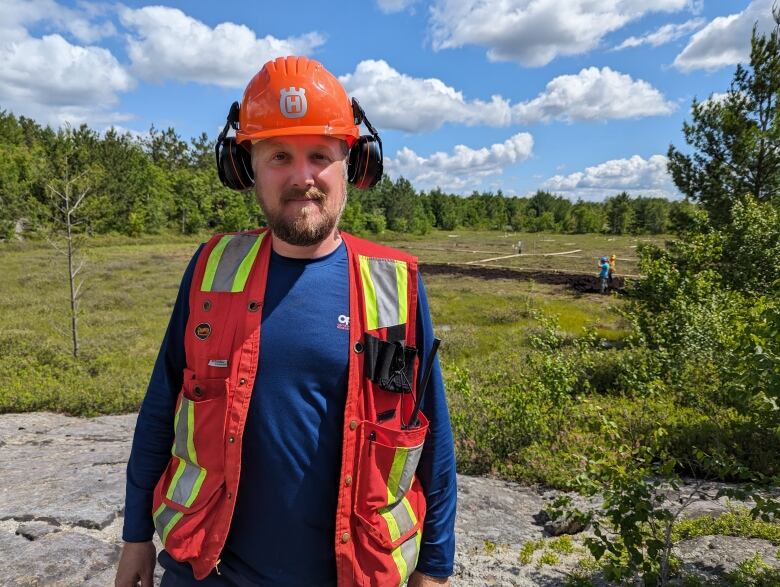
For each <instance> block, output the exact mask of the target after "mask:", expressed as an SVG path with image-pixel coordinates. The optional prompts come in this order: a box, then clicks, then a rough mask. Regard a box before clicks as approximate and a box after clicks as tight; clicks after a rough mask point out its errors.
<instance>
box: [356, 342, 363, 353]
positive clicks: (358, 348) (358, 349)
mask: <svg viewBox="0 0 780 587" xmlns="http://www.w3.org/2000/svg"><path fill="white" fill-rule="evenodd" d="M355 352H356V353H358V354H359V353H362V352H363V343H362V342H360V341H357V342H356V343H355Z"/></svg>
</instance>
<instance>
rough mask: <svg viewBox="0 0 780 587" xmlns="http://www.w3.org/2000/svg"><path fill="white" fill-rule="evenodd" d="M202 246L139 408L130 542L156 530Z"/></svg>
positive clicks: (130, 467) (128, 505) (131, 463)
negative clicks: (157, 493) (156, 503)
mask: <svg viewBox="0 0 780 587" xmlns="http://www.w3.org/2000/svg"><path fill="white" fill-rule="evenodd" d="M202 248H203V247H202V246H201V247H199V248H198V250H197V251H196V253H195V255H194V256H193V257H192V259H191V260H190V263H189V265H188V266H187V270H186V271H185V273H184V277H183V278H182V281H181V285H180V286H179V293H178V295H177V297H176V303H175V305H174V307H173V312H172V313H171V319H170V321H169V323H168V329H167V330H166V332H165V337H164V338H163V342H162V345H161V347H160V352H159V354H158V355H157V361H156V362H155V364H154V370H153V371H152V376H151V379H150V382H149V387H148V388H147V390H146V396H145V397H144V400H143V403H142V404H141V410H140V411H139V413H138V419H137V421H136V426H135V433H134V435H133V446H132V449H131V451H130V459H129V460H128V463H127V486H126V492H125V520H124V528H123V531H122V538H123V540H124V541H125V542H146V541H149V540H151V539H152V536H153V534H154V525H153V523H152V493H153V491H154V487H155V485H156V484H157V481H158V480H159V478H160V475H162V472H163V471H164V470H165V467H166V465H167V464H168V460H169V459H170V458H171V446H172V445H173V416H174V410H175V408H176V398H177V396H178V393H179V390H180V389H181V385H182V379H183V377H184V375H183V371H184V367H185V366H186V358H185V356H184V331H185V329H186V326H187V319H188V317H189V290H190V283H191V282H192V274H193V272H194V269H195V262H196V260H197V258H198V254H199V253H200V251H201V249H202Z"/></svg>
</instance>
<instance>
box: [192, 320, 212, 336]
mask: <svg viewBox="0 0 780 587" xmlns="http://www.w3.org/2000/svg"><path fill="white" fill-rule="evenodd" d="M209 335H211V324H209V323H208V322H201V323H200V324H198V325H197V326H196V327H195V336H196V337H198V338H199V339H200V340H206V339H207V338H208V337H209Z"/></svg>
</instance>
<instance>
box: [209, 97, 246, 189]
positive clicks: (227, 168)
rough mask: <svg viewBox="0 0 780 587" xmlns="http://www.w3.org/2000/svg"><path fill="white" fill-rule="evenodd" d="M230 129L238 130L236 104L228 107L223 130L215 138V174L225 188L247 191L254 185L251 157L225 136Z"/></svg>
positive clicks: (232, 139)
mask: <svg viewBox="0 0 780 587" xmlns="http://www.w3.org/2000/svg"><path fill="white" fill-rule="evenodd" d="M230 128H232V129H233V130H235V129H237V128H238V102H233V104H232V105H231V106H230V112H229V113H228V117H227V122H226V123H225V128H223V129H222V132H221V133H219V137H217V144H216V146H215V150H216V156H217V173H218V174H219V179H220V181H221V182H222V185H224V186H225V187H229V188H230V189H232V190H239V191H243V190H248V189H250V188H252V187H253V186H254V185H255V174H254V171H252V157H251V155H250V153H249V151H248V150H247V149H245V148H244V147H242V146H241V145H239V144H238V143H236V139H235V137H229V136H227V133H228V130H229V129H230Z"/></svg>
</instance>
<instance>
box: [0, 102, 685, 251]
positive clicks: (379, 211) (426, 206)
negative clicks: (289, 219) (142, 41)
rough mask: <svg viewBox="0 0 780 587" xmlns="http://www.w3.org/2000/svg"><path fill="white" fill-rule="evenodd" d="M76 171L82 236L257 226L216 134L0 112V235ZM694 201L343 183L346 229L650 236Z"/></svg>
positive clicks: (41, 210) (43, 222) (35, 217)
mask: <svg viewBox="0 0 780 587" xmlns="http://www.w3.org/2000/svg"><path fill="white" fill-rule="evenodd" d="M68 177H83V178H84V181H85V182H86V183H87V184H88V185H89V188H90V194H89V197H88V198H87V199H86V200H85V201H84V203H83V205H82V206H81V209H80V211H79V214H80V222H81V224H80V225H79V226H80V230H82V231H84V232H86V233H88V234H105V233H120V234H127V235H133V236H134V235H140V234H146V233H158V232H162V231H175V232H179V233H183V234H192V233H197V232H200V231H210V232H216V231H235V230H243V229H249V228H254V227H256V226H259V225H262V224H264V218H263V214H262V211H261V210H260V208H259V206H258V205H257V202H256V201H255V196H254V194H253V193H252V192H246V193H239V192H235V191H232V190H229V189H226V188H224V187H223V186H222V184H221V183H220V181H219V179H218V177H217V173H216V170H215V168H214V141H213V140H211V139H209V137H208V136H207V135H206V133H202V134H201V135H200V136H198V137H195V138H193V139H191V140H190V141H185V140H184V139H183V138H182V137H181V136H180V135H179V134H177V133H176V131H175V129H173V128H167V129H165V130H160V129H157V128H155V127H154V126H152V128H151V129H150V130H149V132H148V134H146V135H144V136H137V135H133V134H131V133H129V132H124V133H122V132H118V131H117V130H115V129H109V130H107V131H106V132H105V133H102V134H101V133H99V132H97V131H96V130H94V129H91V128H89V127H88V126H86V125H81V126H79V127H77V128H71V127H68V126H65V127H63V128H60V129H58V130H54V129H52V128H51V127H48V126H42V125H40V124H38V123H37V122H36V121H34V120H32V119H30V118H26V117H24V116H19V117H17V116H15V115H14V114H12V113H10V112H6V111H0V238H10V237H12V236H13V235H14V234H15V233H19V232H35V231H38V230H41V229H46V228H49V227H51V226H52V224H53V223H54V222H56V220H55V219H57V216H56V212H57V206H56V204H57V203H56V201H55V199H54V198H53V194H52V190H51V186H52V184H53V183H56V182H61V181H65V180H66V178H68ZM692 209H693V205H692V204H690V203H688V202H685V201H680V202H671V201H669V200H666V199H664V198H653V197H631V196H630V195H629V194H627V193H625V192H623V193H621V194H618V195H616V196H612V197H609V198H607V199H606V200H605V201H603V202H585V201H577V202H572V201H570V200H568V199H567V198H565V197H563V196H560V195H555V194H552V193H550V192H547V191H542V190H540V191H537V192H536V193H535V194H534V195H532V196H530V197H514V196H513V197H507V196H505V195H504V194H503V193H502V192H501V190H499V191H497V192H495V193H494V192H477V191H475V192H473V193H472V194H471V195H469V196H466V197H464V196H460V195H456V194H449V193H445V192H444V191H442V190H440V189H438V188H437V189H434V190H431V191H429V192H425V191H417V190H415V188H414V186H413V185H412V184H411V182H409V181H408V180H407V179H405V178H403V177H401V178H398V179H397V180H395V181H393V180H391V179H389V178H388V177H384V178H383V179H382V181H381V182H380V183H379V184H377V185H376V186H375V187H374V188H372V189H370V190H357V189H354V188H352V186H350V188H349V199H348V204H347V207H346V210H345V212H344V216H343V219H342V223H341V225H342V227H343V228H344V229H345V230H348V231H351V232H356V233H374V234H377V233H381V232H383V231H384V230H386V229H389V230H393V231H397V232H409V233H416V234H426V233H427V232H429V231H430V230H432V229H442V230H455V229H458V228H472V229H481V230H516V231H527V232H539V231H553V232H570V233H611V234H623V233H635V234H642V233H650V234H660V233H666V232H669V231H671V230H676V229H677V228H679V227H680V226H684V225H685V223H686V222H687V219H688V218H690V216H691V214H692V213H693V211H692Z"/></svg>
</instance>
